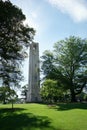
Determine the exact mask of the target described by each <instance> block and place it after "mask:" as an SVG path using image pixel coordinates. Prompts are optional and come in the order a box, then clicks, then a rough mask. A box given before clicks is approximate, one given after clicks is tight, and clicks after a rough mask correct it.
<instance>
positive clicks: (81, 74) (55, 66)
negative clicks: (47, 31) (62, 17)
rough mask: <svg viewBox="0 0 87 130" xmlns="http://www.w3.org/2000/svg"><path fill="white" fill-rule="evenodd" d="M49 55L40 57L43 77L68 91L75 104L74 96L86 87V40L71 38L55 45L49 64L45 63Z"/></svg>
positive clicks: (45, 54)
mask: <svg viewBox="0 0 87 130" xmlns="http://www.w3.org/2000/svg"><path fill="white" fill-rule="evenodd" d="M49 53H50V51H47V53H44V54H43V56H42V60H43V62H42V71H43V73H44V75H45V77H46V78H50V79H54V80H58V81H59V82H60V84H62V85H61V86H62V87H63V88H64V89H65V90H70V92H71V101H72V102H75V101H76V95H78V94H80V93H81V92H82V90H83V88H84V87H86V85H87V40H86V39H81V38H79V37H74V36H72V37H69V38H66V39H65V40H62V41H59V42H57V43H55V45H54V51H53V52H52V59H51V60H50V61H51V62H47V61H48V60H49V59H50V55H48V54H49ZM47 56H48V57H47ZM47 69H48V71H47V72H48V73H46V70H47Z"/></svg>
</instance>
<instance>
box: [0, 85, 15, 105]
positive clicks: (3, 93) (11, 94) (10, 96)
mask: <svg viewBox="0 0 87 130" xmlns="http://www.w3.org/2000/svg"><path fill="white" fill-rule="evenodd" d="M16 97H17V94H16V92H15V91H14V90H13V89H10V88H9V87H4V86H3V87H0V101H1V102H2V103H3V104H6V103H9V102H10V103H11V102H12V101H14V100H15V99H16Z"/></svg>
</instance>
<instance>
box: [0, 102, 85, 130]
mask: <svg viewBox="0 0 87 130" xmlns="http://www.w3.org/2000/svg"><path fill="white" fill-rule="evenodd" d="M0 130H87V104H80V103H79V104H58V105H56V106H55V105H44V104H34V103H33V104H14V110H11V105H10V104H9V105H2V104H0Z"/></svg>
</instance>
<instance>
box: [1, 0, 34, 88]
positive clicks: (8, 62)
mask: <svg viewBox="0 0 87 130" xmlns="http://www.w3.org/2000/svg"><path fill="white" fill-rule="evenodd" d="M0 12H1V13H0V78H1V80H2V84H3V85H5V86H9V87H11V86H13V85H14V86H17V87H18V85H19V82H20V81H21V80H22V79H23V76H22V72H21V64H22V61H23V60H24V59H25V57H26V55H27V53H26V49H27V47H28V46H29V44H30V43H31V42H32V40H33V36H34V34H35V31H34V30H33V28H30V27H29V26H28V25H24V24H23V21H24V20H25V19H26V17H25V15H24V14H23V13H22V10H21V9H19V8H18V7H16V6H15V5H13V4H12V3H11V2H10V1H9V0H8V1H2V0H1V1H0Z"/></svg>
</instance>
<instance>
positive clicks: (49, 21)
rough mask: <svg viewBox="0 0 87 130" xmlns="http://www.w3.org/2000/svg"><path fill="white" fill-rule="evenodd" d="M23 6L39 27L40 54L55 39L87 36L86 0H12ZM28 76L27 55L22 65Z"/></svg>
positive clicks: (34, 23) (48, 47)
mask: <svg viewBox="0 0 87 130" xmlns="http://www.w3.org/2000/svg"><path fill="white" fill-rule="evenodd" d="M11 2H12V3H13V4H15V5H17V6H18V7H19V8H21V9H22V11H23V13H24V14H25V15H26V22H25V23H28V25H29V26H30V27H33V28H34V29H35V30H36V35H35V39H34V41H35V42H38V43H39V50H40V56H41V55H42V53H43V52H44V51H45V50H50V49H52V48H53V45H54V43H55V42H57V41H59V40H61V39H64V38H66V37H69V36H71V35H74V36H79V37H81V38H86V37H87V0H11ZM23 72H24V76H25V81H24V84H26V83H27V80H28V59H26V61H25V63H24V67H23Z"/></svg>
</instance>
